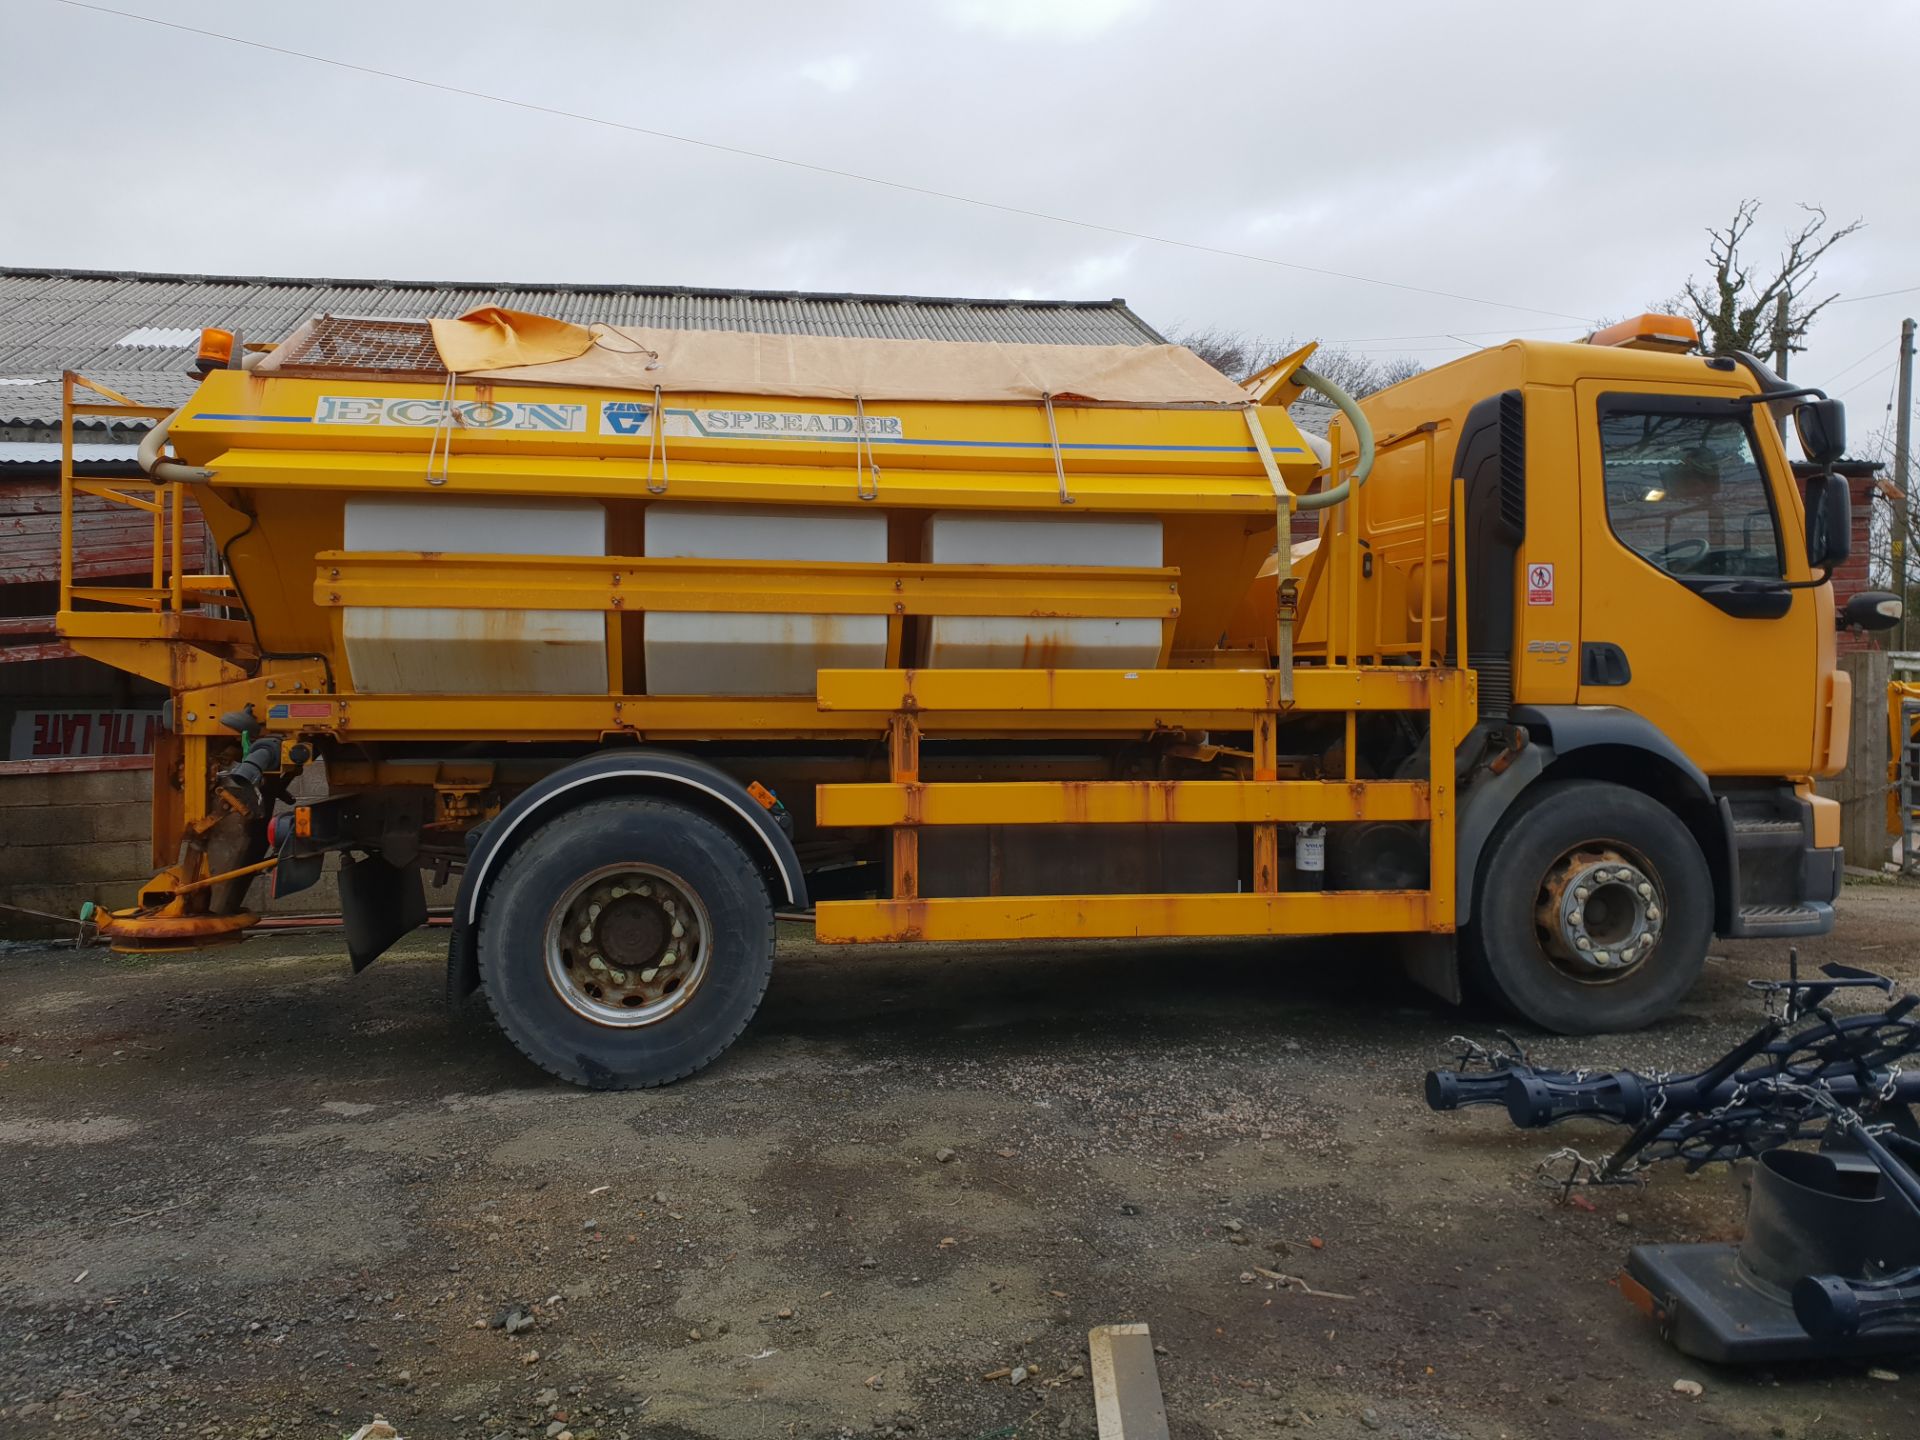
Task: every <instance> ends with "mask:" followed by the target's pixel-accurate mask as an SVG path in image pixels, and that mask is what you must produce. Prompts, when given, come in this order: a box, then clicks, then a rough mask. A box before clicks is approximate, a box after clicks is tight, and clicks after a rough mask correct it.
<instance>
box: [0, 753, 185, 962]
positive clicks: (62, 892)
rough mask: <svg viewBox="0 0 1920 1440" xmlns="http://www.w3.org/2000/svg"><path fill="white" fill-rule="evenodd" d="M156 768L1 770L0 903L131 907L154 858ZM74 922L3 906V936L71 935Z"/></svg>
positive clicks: (68, 911)
mask: <svg viewBox="0 0 1920 1440" xmlns="http://www.w3.org/2000/svg"><path fill="white" fill-rule="evenodd" d="M151 783H152V772H151V770H150V769H149V768H148V767H146V766H141V767H140V768H138V769H122V770H82V771H63V772H54V773H48V774H38V775H0V905H18V906H24V907H25V908H27V909H29V910H40V911H46V912H48V913H50V914H54V915H78V914H79V912H80V907H81V905H82V904H84V903H85V902H86V901H88V900H91V901H93V902H94V903H95V904H99V905H114V906H118V905H130V904H132V903H133V896H134V892H135V891H136V890H137V889H138V888H139V886H140V884H141V882H142V881H144V880H145V879H146V878H147V877H148V876H149V875H151V874H152V873H153V866H152V865H151V863H149V862H150V861H151V859H152V854H151V852H150V850H149V848H148V839H147V837H148V833H149V831H148V827H149V818H148V817H149V816H150V815H151V814H152V798H151V795H150V792H149V786H150V785H151ZM72 934H73V929H72V927H70V926H68V927H62V926H60V925H58V924H56V923H55V922H53V921H51V920H38V919H35V918H33V917H32V916H28V915H21V914H18V913H16V912H13V911H8V910H0V936H5V937H7V938H8V939H43V938H48V937H53V936H61V935H64V936H67V937H71V936H72Z"/></svg>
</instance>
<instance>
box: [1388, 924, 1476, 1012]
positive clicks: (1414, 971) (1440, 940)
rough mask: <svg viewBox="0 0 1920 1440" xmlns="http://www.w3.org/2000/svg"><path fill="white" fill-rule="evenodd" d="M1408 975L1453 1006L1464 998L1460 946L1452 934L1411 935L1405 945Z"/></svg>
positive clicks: (1403, 947) (1420, 985)
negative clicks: (1461, 984) (1461, 980)
mask: <svg viewBox="0 0 1920 1440" xmlns="http://www.w3.org/2000/svg"><path fill="white" fill-rule="evenodd" d="M1401 965H1402V966H1403V968H1404V969H1405V970H1406V974H1407V978H1408V979H1409V980H1411V981H1412V982H1413V983H1414V984H1416V985H1418V986H1419V987H1420V988H1421V989H1422V990H1426V991H1430V992H1431V993H1433V994H1435V995H1438V996H1439V997H1440V998H1441V999H1442V1000H1444V1001H1446V1002H1447V1003H1448V1004H1449V1005H1458V1004H1459V1003H1460V1002H1461V999H1462V998H1463V996H1462V992H1461V988H1460V949H1459V945H1458V943H1457V942H1456V940H1455V939H1454V937H1453V936H1451V935H1409V936H1407V937H1406V940H1405V942H1404V944H1403V946H1402V948H1401Z"/></svg>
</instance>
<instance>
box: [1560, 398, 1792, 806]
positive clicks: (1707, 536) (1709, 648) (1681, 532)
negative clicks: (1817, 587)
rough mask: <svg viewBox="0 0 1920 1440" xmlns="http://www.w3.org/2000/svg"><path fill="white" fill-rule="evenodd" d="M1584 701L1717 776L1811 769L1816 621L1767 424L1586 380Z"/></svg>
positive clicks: (1726, 403)
mask: <svg viewBox="0 0 1920 1440" xmlns="http://www.w3.org/2000/svg"><path fill="white" fill-rule="evenodd" d="M1575 389H1576V399H1577V404H1576V412H1577V414H1578V416H1579V424H1580V475H1581V480H1580V505H1581V511H1582V521H1583V523H1582V526H1581V531H1582V540H1581V567H1580V581H1581V595H1580V645H1579V655H1578V661H1579V666H1580V671H1579V686H1578V695H1579V701H1580V703H1581V704H1583V705H1613V706H1619V707H1622V708H1624V709H1627V710H1631V711H1633V712H1635V713H1636V714H1638V715H1640V716H1642V717H1644V718H1645V719H1647V720H1649V721H1651V722H1652V723H1653V724H1654V725H1655V726H1656V727H1658V728H1659V729H1660V730H1661V731H1662V732H1664V733H1665V734H1666V735H1667V737H1668V738H1669V739H1671V740H1672V741H1673V742H1674V743H1675V744H1676V745H1678V746H1679V747H1680V749H1681V750H1682V751H1684V752H1685V753H1686V754H1687V755H1688V756H1689V757H1691V758H1692V760H1693V761H1694V763H1695V764H1697V765H1699V766H1700V768H1701V769H1703V770H1705V771H1706V772H1708V773H1709V774H1714V775H1795V774H1804V773H1806V772H1807V770H1808V768H1809V766H1810V765H1811V763H1812V759H1813V748H1814V725H1815V718H1816V716H1815V710H1816V704H1817V701H1816V695H1815V689H1816V687H1815V683H1814V682H1815V668H1816V663H1817V655H1816V638H1817V637H1816V634H1815V630H1814V625H1815V622H1816V618H1817V617H1816V611H1815V601H1814V595H1813V592H1812V591H1811V590H1808V589H1791V588H1789V586H1788V583H1787V582H1790V581H1797V580H1798V581H1804V580H1806V579H1807V578H1808V574H1807V567H1806V548H1805V541H1804V524H1803V520H1802V517H1801V511H1800V505H1799V501H1798V498H1797V495H1796V493H1795V492H1794V490H1793V489H1792V483H1793V482H1792V479H1791V475H1790V472H1789V470H1788V467H1787V464H1786V457H1785V455H1784V453H1783V452H1782V450H1781V447H1780V439H1779V434H1778V432H1777V431H1776V430H1775V429H1774V427H1773V421H1772V419H1771V417H1770V416H1768V415H1766V414H1765V413H1764V412H1763V413H1761V414H1760V415H1757V416H1756V415H1755V414H1754V413H1753V412H1754V409H1755V407H1754V406H1752V405H1749V404H1746V403H1744V402H1742V401H1741V400H1739V399H1736V398H1735V397H1734V396H1733V395H1732V394H1730V393H1729V392H1726V391H1718V392H1716V391H1712V390H1708V389H1705V388H1690V387H1673V386H1665V387H1653V386H1648V385H1645V384H1636V383H1631V382H1621V381H1604V380H1586V381H1581V382H1579V383H1578V385H1577V386H1576V387H1575Z"/></svg>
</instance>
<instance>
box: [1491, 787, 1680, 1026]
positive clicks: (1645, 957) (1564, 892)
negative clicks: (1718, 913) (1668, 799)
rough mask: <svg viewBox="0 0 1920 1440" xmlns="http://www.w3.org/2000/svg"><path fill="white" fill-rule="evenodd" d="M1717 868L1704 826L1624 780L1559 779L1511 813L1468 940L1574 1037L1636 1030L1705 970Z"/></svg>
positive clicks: (1505, 984) (1542, 1020)
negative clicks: (1690, 824)
mask: <svg viewBox="0 0 1920 1440" xmlns="http://www.w3.org/2000/svg"><path fill="white" fill-rule="evenodd" d="M1712 938H1713V877H1712V876H1711V875H1710V874H1709V873H1708V870H1707V862H1706V859H1705V857H1703V856H1702V855H1701V853H1700V847H1699V845H1698V844H1696V843H1695V841H1694V838H1693V834H1692V832H1691V831H1689V830H1688V829H1687V827H1686V826H1685V825H1684V824H1682V823H1681V821H1680V819H1679V817H1678V816H1676V815H1675V814H1674V813H1673V812H1672V811H1671V810H1668V809H1667V808H1666V807H1665V806H1663V805H1661V804H1660V803H1659V802H1658V801H1656V800H1653V799H1651V798H1649V797H1648V796H1646V795H1643V794H1641V793H1640V792H1639V791H1637V790H1629V789H1628V788H1626V787H1625V786H1624V785H1613V784H1608V783H1607V782H1605V781H1599V780H1561V781H1553V782H1550V783H1548V784H1545V785H1542V786H1540V787H1538V788H1537V789H1536V790H1534V791H1533V792H1532V793H1530V794H1528V795H1527V796H1525V797H1524V798H1523V799H1522V800H1521V801H1520V802H1519V803H1518V804H1517V805H1516V806H1515V807H1514V810H1513V812H1512V813H1511V814H1510V815H1508V817H1507V818H1506V819H1505V820H1503V821H1502V822H1501V825H1500V828H1499V829H1498V830H1497V831H1495V833H1494V837H1493V840H1492V842H1491V843H1490V845H1489V846H1488V849H1487V853H1486V856H1485V857H1484V860H1483V862H1482V864H1481V867H1480V876H1479V882H1478V884H1477V885H1476V886H1475V888H1474V906H1473V922H1472V924H1471V926H1470V927H1469V928H1468V930H1467V931H1466V933H1465V934H1464V935H1463V936H1462V942H1463V947H1464V950H1465V955H1464V958H1465V960H1466V962H1467V964H1468V965H1469V967H1470V968H1471V969H1472V970H1473V971H1474V972H1475V973H1476V974H1477V975H1478V976H1479V977H1480V978H1481V979H1482V980H1483V981H1484V982H1485V983H1486V984H1487V985H1488V987H1489V988H1491V989H1492V990H1493V991H1494V992H1495V994H1496V995H1497V996H1498V997H1499V998H1500V999H1501V1000H1502V1001H1504V1002H1505V1004H1506V1005H1507V1007H1508V1008H1509V1009H1511V1010H1513V1011H1514V1012H1515V1013H1517V1014H1519V1015H1520V1016H1521V1017H1522V1018H1524V1019H1527V1020H1531V1021H1532V1022H1533V1023H1534V1024H1536V1025H1539V1026H1541V1027H1543V1028H1545V1029H1548V1030H1553V1031H1557V1032H1558V1033H1560V1034H1563V1035H1591V1034H1598V1033H1601V1032H1605V1031H1619V1030H1637V1029H1639V1028H1640V1027H1641V1026H1643V1025H1648V1024H1651V1023H1652V1022H1653V1021H1655V1020H1658V1019H1660V1018H1661V1017H1662V1016H1664V1015H1666V1014H1668V1013H1670V1012H1671V1011H1672V1009H1673V1008H1674V1006H1676V1005H1678V1004H1679V1003H1680V1001H1681V1000H1682V999H1684V998H1685V997H1686V995H1687V992H1688V991H1690V990H1691V989H1692V988H1693V986H1694V982H1695V981H1696V980H1698V979H1699V978H1700V971H1701V969H1702V967H1703V966H1704V965H1705V963H1706V956H1707V946H1708V944H1709V943H1710V942H1711V940H1712Z"/></svg>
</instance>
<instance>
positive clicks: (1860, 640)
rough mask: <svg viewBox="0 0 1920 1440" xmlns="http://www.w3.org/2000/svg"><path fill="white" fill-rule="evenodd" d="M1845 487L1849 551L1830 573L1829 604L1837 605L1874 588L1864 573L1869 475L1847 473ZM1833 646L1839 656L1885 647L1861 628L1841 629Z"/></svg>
mask: <svg viewBox="0 0 1920 1440" xmlns="http://www.w3.org/2000/svg"><path fill="white" fill-rule="evenodd" d="M1847 490H1848V492H1849V493H1850V494H1851V496H1852V499H1853V550H1852V553H1851V554H1849V555H1848V556H1847V563H1846V564H1844V565H1841V566H1838V567H1837V568H1836V569H1835V570H1834V572H1833V603H1834V604H1835V605H1837V606H1838V605H1845V604H1846V603H1847V601H1848V600H1849V599H1850V598H1851V597H1852V596H1854V595H1856V594H1858V593H1859V592H1860V591H1862V590H1872V589H1874V588H1875V586H1874V584H1873V581H1872V579H1871V577H1869V575H1868V574H1867V557H1868V553H1869V546H1870V544H1871V541H1872V538H1873V495H1874V482H1873V476H1872V475H1871V474H1867V475H1849V476H1848V477H1847ZM1834 645H1835V648H1836V649H1837V650H1838V651H1839V653H1840V654H1842V655H1848V654H1857V653H1859V652H1861V651H1866V650H1883V649H1885V648H1886V647H1885V643H1884V639H1883V637H1882V636H1879V635H1871V634H1868V633H1867V632H1866V631H1864V630H1842V631H1841V632H1840V633H1839V635H1838V636H1836V637H1835V640H1834Z"/></svg>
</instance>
